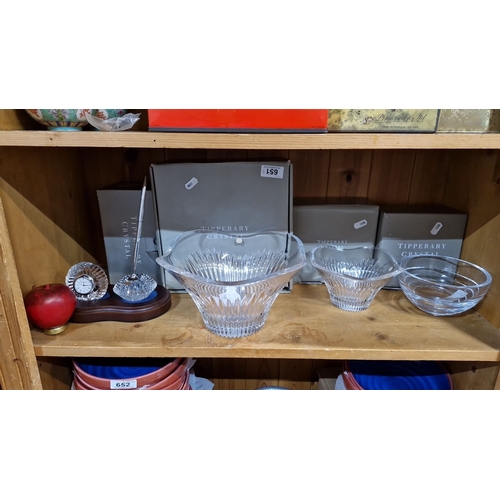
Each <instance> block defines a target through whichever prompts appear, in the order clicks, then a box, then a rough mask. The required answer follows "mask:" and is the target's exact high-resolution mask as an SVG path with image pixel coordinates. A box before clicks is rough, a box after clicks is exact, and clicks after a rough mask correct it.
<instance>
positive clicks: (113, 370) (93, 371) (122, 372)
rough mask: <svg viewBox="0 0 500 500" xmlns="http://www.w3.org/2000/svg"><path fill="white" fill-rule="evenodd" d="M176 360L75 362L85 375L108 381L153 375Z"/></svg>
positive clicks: (129, 359)
mask: <svg viewBox="0 0 500 500" xmlns="http://www.w3.org/2000/svg"><path fill="white" fill-rule="evenodd" d="M174 359H175V358H162V359H155V358H137V359H136V358H126V359H122V358H95V359H93V358H82V359H78V360H76V359H75V360H74V362H75V363H76V364H77V365H78V367H79V368H81V369H82V370H83V371H84V372H85V373H88V374H89V375H93V376H94V377H99V378H103V379H108V380H120V379H134V378H137V377H141V376H143V375H148V374H150V373H153V372H155V371H157V370H159V369H160V368H163V367H164V366H165V365H168V364H169V363H171V362H172V361H174Z"/></svg>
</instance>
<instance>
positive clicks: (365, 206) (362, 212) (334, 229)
mask: <svg viewBox="0 0 500 500" xmlns="http://www.w3.org/2000/svg"><path fill="white" fill-rule="evenodd" d="M378 215H379V207H378V205H374V204H369V203H333V204H328V205H299V206H295V207H294V208H293V232H294V234H295V235H296V236H297V237H298V238H300V239H301V240H302V242H303V243H304V247H305V250H306V254H307V264H306V266H305V267H304V268H303V269H302V270H301V271H300V272H299V273H298V274H297V275H296V276H295V278H294V282H295V283H303V284H321V283H323V280H322V278H321V276H320V274H319V273H318V271H317V270H316V269H315V268H314V267H313V266H312V264H311V261H310V253H311V250H312V249H313V248H314V247H315V246H317V245H319V244H322V243H330V244H333V245H337V246H341V247H344V248H352V247H356V246H364V245H375V238H376V236H377V223H378Z"/></svg>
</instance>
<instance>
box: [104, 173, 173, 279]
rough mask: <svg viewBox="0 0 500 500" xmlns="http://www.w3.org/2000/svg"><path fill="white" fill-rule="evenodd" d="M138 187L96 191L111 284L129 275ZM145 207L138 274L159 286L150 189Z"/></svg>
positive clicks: (138, 202)
mask: <svg viewBox="0 0 500 500" xmlns="http://www.w3.org/2000/svg"><path fill="white" fill-rule="evenodd" d="M141 187H142V183H141V184H137V183H120V184H114V185H112V186H109V187H108V188H104V189H99V190H97V199H98V201H99V211H100V214H101V224H102V231H103V235H104V247H105V250H106V260H107V264H108V278H109V281H110V283H111V284H115V283H116V282H117V281H118V280H119V279H120V278H123V276H125V275H126V274H130V273H131V272H132V267H133V258H134V245H135V237H136V235H137V216H138V214H139V204H140V200H141ZM144 205H145V206H144V220H143V225H142V236H141V241H140V244H139V259H138V264H137V272H138V273H145V274H148V275H149V276H151V277H152V278H153V279H155V280H156V281H157V282H158V283H161V282H162V279H163V277H162V272H161V267H160V266H159V265H158V264H157V263H156V261H155V260H154V259H155V258H156V257H157V256H158V247H157V245H156V220H155V216H154V210H153V197H152V193H151V190H147V191H146V199H145V204H144Z"/></svg>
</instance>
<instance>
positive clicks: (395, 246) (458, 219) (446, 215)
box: [377, 205, 467, 289]
mask: <svg viewBox="0 0 500 500" xmlns="http://www.w3.org/2000/svg"><path fill="white" fill-rule="evenodd" d="M466 225H467V214H466V213H464V212H460V211H458V210H454V209H452V208H449V207H444V206H428V205H426V206H424V205H421V206H403V207H401V206H400V207H396V206H393V207H381V208H380V216H379V224H378V231H377V245H378V246H379V247H380V248H382V249H384V250H386V251H388V252H389V253H390V254H391V255H392V256H393V257H394V258H395V259H396V260H397V261H398V262H401V259H402V258H403V257H407V256H410V255H447V256H450V257H456V258H459V257H460V252H461V251H462V243H463V238H464V233H465V227H466ZM384 288H392V289H399V288H400V287H399V281H398V279H397V278H394V279H392V280H391V281H390V282H389V283H388V284H387V285H386V286H385V287H384Z"/></svg>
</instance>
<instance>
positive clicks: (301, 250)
mask: <svg viewBox="0 0 500 500" xmlns="http://www.w3.org/2000/svg"><path fill="white" fill-rule="evenodd" d="M195 234H220V235H224V236H234V237H235V238H238V237H242V236H243V237H244V238H251V237H255V236H263V235H278V236H284V237H288V238H290V239H293V240H295V241H296V243H297V245H298V255H299V261H298V262H297V263H296V264H294V265H291V266H287V267H286V268H285V269H281V270H280V271H275V272H273V273H269V274H262V275H259V276H254V277H253V278H249V279H246V280H238V281H216V280H213V279H210V278H205V277H204V276H200V275H199V274H194V273H191V272H190V271H186V270H185V269H182V268H179V267H177V266H175V265H173V264H171V263H170V262H168V261H167V259H168V258H169V257H170V256H171V254H172V252H173V251H174V250H175V248H176V246H177V244H178V243H179V241H180V240H181V239H183V238H188V237H190V236H194V235H195ZM264 249H265V248H263V250H264ZM156 262H157V263H158V264H159V265H160V266H161V267H163V268H164V269H166V270H167V271H172V272H174V273H176V274H179V275H181V276H183V277H186V278H191V279H193V280H194V281H198V282H203V283H206V284H209V285H217V286H243V285H252V284H256V283H259V282H262V281H268V280H270V279H273V278H276V277H279V276H284V275H285V274H289V273H291V272H298V271H299V270H300V269H302V268H303V267H304V266H305V265H306V262H307V257H306V252H305V247H304V244H303V243H302V240H301V239H300V238H299V237H298V236H296V235H295V234H293V232H291V231H257V232H252V233H233V232H224V231H218V230H216V229H214V230H211V229H194V230H191V231H185V232H183V233H182V234H180V235H179V236H177V238H176V239H175V240H174V241H173V242H172V244H171V245H170V247H169V249H168V250H167V251H166V252H165V253H164V254H163V255H160V256H159V257H157V258H156Z"/></svg>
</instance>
